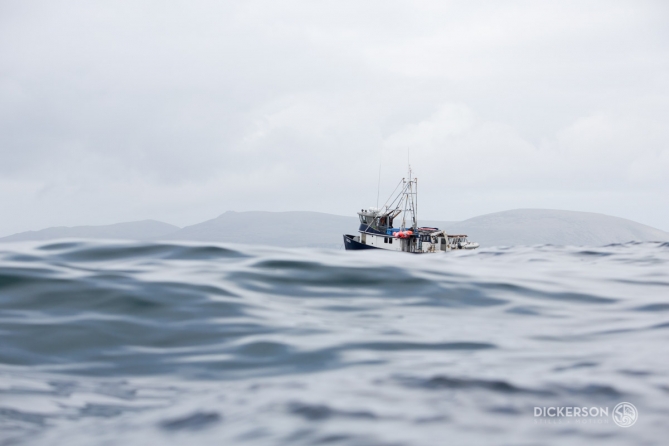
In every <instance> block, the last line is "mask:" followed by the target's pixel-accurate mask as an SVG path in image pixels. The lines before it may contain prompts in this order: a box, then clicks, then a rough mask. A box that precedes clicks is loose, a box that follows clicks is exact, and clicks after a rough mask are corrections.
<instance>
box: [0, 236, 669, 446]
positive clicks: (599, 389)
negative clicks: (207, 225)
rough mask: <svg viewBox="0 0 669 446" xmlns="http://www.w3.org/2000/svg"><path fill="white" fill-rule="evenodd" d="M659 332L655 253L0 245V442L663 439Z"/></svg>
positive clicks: (665, 268) (666, 274) (664, 362)
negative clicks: (620, 412)
mask: <svg viewBox="0 0 669 446" xmlns="http://www.w3.org/2000/svg"><path fill="white" fill-rule="evenodd" d="M668 341H669V244H667V243H664V244H661V243H642V244H638V243H629V244H622V245H611V246H604V247H558V246H535V247H515V248H481V249H479V250H476V251H472V252H451V253H444V254H437V255H422V256H418V255H408V254H401V253H388V252H370V251H367V252H345V251H335V250H332V251H330V250H308V249H301V250H300V249H294V250H290V249H278V248H262V247H258V246H256V247H249V246H247V247H244V246H233V245H207V244H184V243H131V242H104V241H99V242H91V241H63V242H50V243H21V244H3V245H0V444H2V445H14V444H18V445H23V444H27V445H33V444H34V445H68V446H72V445H87V446H88V445H123V446H133V445H153V444H156V445H158V444H160V445H231V444H239V445H312V444H328V445H437V444H439V445H441V444H443V445H446V444H471V445H483V444H499V445H505V444H514V445H544V444H569V445H579V444H587V445H595V444H606V445H627V444H634V445H645V444H648V445H651V444H666V442H667V438H669V427H668V425H669V423H668V421H667V420H668V419H669V369H668V366H669V342H668ZM621 402H627V403H630V404H631V405H633V406H634V407H635V408H636V412H635V413H634V412H632V413H631V414H632V416H631V417H628V421H629V420H631V419H634V420H636V422H635V423H634V424H633V425H632V426H629V427H620V426H618V424H616V422H615V420H616V419H618V420H619V421H620V417H614V408H615V407H616V406H617V405H618V403H621ZM574 407H576V408H586V409H585V410H586V411H590V412H591V413H592V414H594V415H592V416H591V415H590V414H589V415H588V416H587V417H584V416H582V412H581V416H574V415H573V414H574V413H575V412H574V409H573V408H574ZM625 407H627V408H629V406H625ZM543 408H553V409H554V410H555V411H557V410H558V409H559V410H564V411H570V412H569V413H571V414H572V416H566V415H562V416H555V417H550V416H547V415H546V416H544V415H543V412H542V411H543V410H544V409H543ZM560 408H562V409H560ZM579 410H583V409H579ZM537 411H539V415H538V416H537ZM593 411H594V412H593ZM549 412H550V410H549ZM551 413H552V412H551ZM556 413H557V412H556ZM563 413H566V412H563ZM602 414H604V415H602ZM628 415H629V412H628ZM624 423H625V420H624V419H623V420H622V424H624Z"/></svg>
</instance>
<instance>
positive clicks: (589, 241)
mask: <svg viewBox="0 0 669 446" xmlns="http://www.w3.org/2000/svg"><path fill="white" fill-rule="evenodd" d="M420 223H421V226H431V227H439V228H441V229H445V230H446V231H447V232H449V233H451V234H454V233H464V234H467V235H468V236H469V239H470V240H472V241H476V242H478V243H480V244H481V246H482V247H485V246H502V245H508V246H511V245H537V244H553V245H594V246H597V245H606V244H611V243H624V242H629V241H669V233H668V232H665V231H662V230H660V229H657V228H653V227H651V226H648V225H644V224H641V223H637V222H635V221H633V220H629V219H625V218H621V217H613V216H609V215H605V214H598V213H593V212H580V211H564V210H558V209H513V210H509V211H502V212H494V213H490V214H484V215H480V216H477V217H473V218H470V219H467V220H463V221H459V222H454V221H435V220H421V221H420ZM358 226H359V222H358V219H357V217H354V216H350V217H348V216H342V215H333V214H327V213H324V212H312V211H287V212H269V211H246V212H235V211H227V212H224V213H222V214H220V215H218V216H217V217H215V218H212V219H209V220H206V221H204V222H201V223H197V224H194V225H189V226H185V227H183V228H179V227H178V226H174V225H170V224H168V223H164V222H160V221H157V220H142V221H136V222H127V223H116V224H114V225H101V226H75V227H54V228H46V229H43V230H41V231H27V232H22V233H18V234H13V235H10V236H7V237H2V238H0V242H13V241H29V240H53V239H58V238H102V239H104V238H107V239H127V240H165V241H169V240H175V241H177V240H178V241H200V242H220V243H241V244H263V245H267V246H283V247H312V248H341V246H342V234H345V233H347V234H355V233H357V230H358Z"/></svg>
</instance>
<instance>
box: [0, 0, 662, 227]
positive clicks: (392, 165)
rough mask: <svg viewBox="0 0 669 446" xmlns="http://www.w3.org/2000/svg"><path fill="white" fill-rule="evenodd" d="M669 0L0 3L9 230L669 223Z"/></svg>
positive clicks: (0, 181) (1, 145) (5, 221)
mask: <svg viewBox="0 0 669 446" xmlns="http://www.w3.org/2000/svg"><path fill="white" fill-rule="evenodd" d="M668 24H669V2H667V1H656V2H646V1H639V0H635V1H629V2H626V1H612V0H606V1H583V0H579V1H573V2H571V1H556V2H549V1H541V2H537V1H527V2H500V1H490V2H477V1H462V0H461V1H457V2H448V1H444V0H439V1H433V2H430V1H425V2H415V1H407V2H398V1H389V0H385V1H360V0H356V1H342V0H337V1H304V2H296V1H286V0H284V1H280V2H279V1H269V0H268V1H243V2H222V1H194V0H189V1H170V2H164V1H138V0H132V1H130V0H128V1H118V0H115V1H108V2H105V1H96V2H91V1H76V0H67V1H54V0H48V1H23V0H21V1H18V0H17V1H10V0H0V154H1V156H2V157H1V159H0V209H1V212H0V235H7V234H10V233H13V232H18V231H24V230H30V229H33V230H34V229H41V228H44V227H47V226H56V225H68V226H70V225H81V224H107V223H116V222H121V221H131V220H140V219H147V218H153V219H158V220H163V221H166V222H168V223H173V224H176V225H179V226H184V225H187V224H193V223H197V222H200V221H203V220H206V219H209V218H213V217H216V216H217V215H219V214H221V213H223V212H225V211H227V210H236V211H245V210H271V211H285V210H312V211H321V212H329V213H335V214H341V215H355V212H356V210H359V209H360V208H362V207H368V206H373V205H375V204H376V196H377V181H378V172H379V164H380V165H381V196H382V199H381V201H382V202H383V201H384V200H383V199H384V197H385V196H387V195H388V194H389V193H390V192H391V191H392V189H393V188H394V187H395V185H396V183H397V182H398V181H399V180H400V179H401V178H402V176H403V175H404V174H405V171H406V165H407V150H408V149H410V160H411V165H412V167H413V169H414V172H415V174H416V176H417V177H418V178H419V188H420V189H419V191H420V199H419V217H422V218H425V219H441V220H462V219H466V218H470V217H473V216H476V215H481V214H485V213H490V212H497V211H502V210H508V209H514V208H552V209H568V210H578V211H591V212H599V213H605V214H609V215H615V216H620V217H625V218H629V219H632V220H636V221H639V222H641V223H645V224H649V225H652V226H655V227H658V228H660V229H664V230H669V85H668V83H669V26H668Z"/></svg>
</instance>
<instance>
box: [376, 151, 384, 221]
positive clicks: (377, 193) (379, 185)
mask: <svg viewBox="0 0 669 446" xmlns="http://www.w3.org/2000/svg"><path fill="white" fill-rule="evenodd" d="M381 161H383V157H382V158H381V159H379V183H378V185H377V186H376V209H378V208H379V193H380V192H381Z"/></svg>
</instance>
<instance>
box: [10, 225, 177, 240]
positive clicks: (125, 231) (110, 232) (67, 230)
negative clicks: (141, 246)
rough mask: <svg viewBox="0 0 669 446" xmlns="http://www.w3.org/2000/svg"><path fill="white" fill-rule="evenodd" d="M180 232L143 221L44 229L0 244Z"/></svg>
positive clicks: (136, 237) (145, 236)
mask: <svg viewBox="0 0 669 446" xmlns="http://www.w3.org/2000/svg"><path fill="white" fill-rule="evenodd" d="M178 230H179V227H178V226H174V225H170V224H168V223H163V222H161V221H156V220H142V221H132V222H128V223H116V224H113V225H104V226H73V227H65V226H59V227H55V228H47V229H42V230H41V231H27V232H20V233H18V234H14V235H10V236H8V237H2V238H0V242H21V241H29V240H53V239H59V238H99V239H126V240H149V239H155V238H161V237H163V236H165V235H167V234H169V233H172V232H175V231H178Z"/></svg>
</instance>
